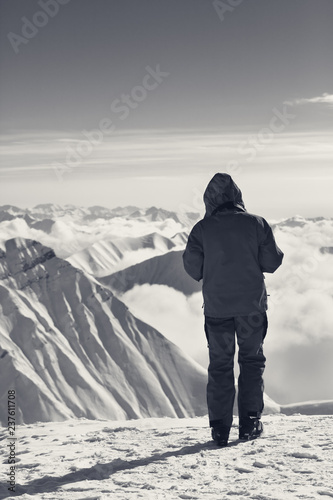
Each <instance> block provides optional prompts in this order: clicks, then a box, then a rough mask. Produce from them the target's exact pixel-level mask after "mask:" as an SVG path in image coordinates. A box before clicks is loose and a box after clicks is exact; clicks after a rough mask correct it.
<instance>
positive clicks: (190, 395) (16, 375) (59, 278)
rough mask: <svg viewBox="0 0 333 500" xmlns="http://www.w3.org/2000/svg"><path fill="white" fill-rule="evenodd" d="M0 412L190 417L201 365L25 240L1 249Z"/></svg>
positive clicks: (201, 383)
mask: <svg viewBox="0 0 333 500" xmlns="http://www.w3.org/2000/svg"><path fill="white" fill-rule="evenodd" d="M0 279H1V281H0V358H1V365H0V369H1V387H0V420H1V421H2V422H3V423H4V422H6V421H7V413H6V406H7V399H6V398H7V390H8V389H15V390H16V393H17V400H18V402H19V405H18V415H17V422H18V423H21V422H25V423H29V422H35V421H37V420H42V421H49V420H64V419H66V418H69V417H73V416H76V417H82V416H83V417H87V418H108V419H121V418H138V417H149V416H170V417H176V416H178V417H188V416H195V415H202V414H204V413H205V411H206V402H205V386H206V372H205V370H204V369H203V368H202V367H200V366H199V365H198V364H197V363H195V362H194V361H193V360H191V359H190V358H189V357H187V356H186V355H185V354H183V353H182V351H181V350H180V349H179V348H178V347H177V346H175V345H174V344H172V343H171V342H170V341H168V340H167V339H165V338H164V337H163V336H162V335H161V334H160V333H159V332H158V331H157V330H155V329H154V328H152V327H150V326H149V325H147V324H146V323H144V322H143V321H140V320H138V319H137V318H135V317H134V316H133V315H132V314H131V312H130V311H129V310H128V308H127V307H126V306H125V305H124V304H123V303H122V302H121V301H120V300H118V299H117V298H116V297H114V296H113V294H112V293H111V292H110V291H109V290H107V289H106V288H104V287H102V286H101V285H100V284H99V283H98V282H97V281H96V280H95V279H94V278H92V277H90V276H88V275H86V274H85V273H84V272H83V271H81V270H78V269H76V268H74V267H73V266H72V265H71V264H69V263H68V262H67V261H65V260H63V259H60V258H58V257H56V256H55V254H54V251H53V250H52V249H50V248H48V247H45V246H43V245H41V244H40V243H38V242H36V241H32V240H26V239H23V238H14V239H11V240H9V241H7V242H6V252H5V253H4V252H1V254H0Z"/></svg>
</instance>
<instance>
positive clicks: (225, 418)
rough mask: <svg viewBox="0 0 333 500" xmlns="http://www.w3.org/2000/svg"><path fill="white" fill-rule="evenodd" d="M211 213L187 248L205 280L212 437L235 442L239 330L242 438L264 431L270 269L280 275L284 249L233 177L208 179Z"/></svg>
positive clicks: (190, 269)
mask: <svg viewBox="0 0 333 500" xmlns="http://www.w3.org/2000/svg"><path fill="white" fill-rule="evenodd" d="M204 203H205V206H206V213H205V216H204V218H203V219H202V220H200V221H199V222H197V223H196V224H195V226H194V227H193V229H192V231H191V233H190V235H189V238H188V241H187V245H186V249H185V252H184V253H183V262H184V268H185V270H186V272H187V273H188V274H189V275H190V276H191V277H192V278H193V279H195V280H197V281H200V280H201V279H202V280H203V283H202V292H203V298H204V315H205V333H206V337H207V341H208V347H209V367H208V384H207V405H208V416H209V424H210V427H211V428H212V438H213V439H214V441H216V443H217V444H218V445H219V446H226V445H227V444H228V438H229V432H230V428H231V424H232V416H233V415H232V411H233V404H234V399H235V380H234V354H235V333H236V337H237V343H238V348H239V355H238V363H239V368H240V375H239V378H238V415H239V438H240V439H243V440H247V439H254V438H257V437H259V436H260V434H261V433H262V431H263V425H262V422H261V420H260V418H261V414H262V411H263V408H264V401H263V392H264V382H263V372H264V368H265V361H266V358H265V356H264V354H263V341H264V338H265V335H266V332H267V315H266V310H267V293H266V287H265V282H264V278H265V277H264V275H263V273H264V272H266V273H273V272H274V271H275V270H276V269H277V268H278V267H279V266H280V265H281V263H282V259H283V253H282V251H281V250H280V249H279V247H278V246H277V245H276V243H275V239H274V236H273V232H272V229H271V227H270V226H269V224H268V223H267V222H266V220H265V219H264V218H262V217H260V216H258V215H254V214H250V213H248V212H247V211H246V209H245V206H244V203H243V200H242V193H241V191H240V189H239V188H238V186H237V185H236V184H235V182H234V181H233V180H232V178H231V177H230V175H228V174H222V173H218V174H215V175H214V177H213V178H212V179H211V181H210V182H209V184H208V186H207V188H206V190H205V193H204Z"/></svg>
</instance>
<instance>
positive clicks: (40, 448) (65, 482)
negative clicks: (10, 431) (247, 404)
mask: <svg viewBox="0 0 333 500" xmlns="http://www.w3.org/2000/svg"><path fill="white" fill-rule="evenodd" d="M263 422H264V426H265V433H264V435H263V436H262V437H261V438H260V439H257V440H254V441H249V442H239V441H238V428H237V426H236V425H237V423H238V421H237V418H235V419H234V425H233V427H232V429H231V434H230V442H229V446H228V447H227V448H219V447H217V446H215V444H214V443H213V441H212V440H211V438H210V430H209V428H208V425H207V423H208V420H207V417H198V418H193V419H171V418H163V419H157V418H154V419H141V420H131V421H107V420H95V421H93V420H86V419H77V420H74V419H72V420H67V421H64V422H48V423H41V422H38V423H36V424H31V425H20V426H18V428H17V431H16V437H17V445H16V453H17V455H16V457H17V463H16V466H17V468H16V493H15V494H12V493H11V494H10V495H9V494H8V491H7V484H6V480H7V476H6V473H7V471H8V470H9V466H8V463H7V459H8V451H7V447H6V444H7V438H8V435H7V429H5V428H2V429H1V431H0V439H1V441H2V446H1V462H2V464H3V467H2V470H1V476H0V477H1V483H2V486H1V487H0V488H1V489H0V498H7V499H9V500H10V499H14V498H20V499H22V500H28V499H31V498H32V497H33V498H34V499H37V500H38V499H69V498H70V499H80V500H81V499H85V500H105V499H117V500H136V499H140V498H144V499H145V500H160V499H161V500H162V499H168V500H169V499H170V500H172V499H188V500H191V499H209V500H210V499H211V500H220V499H229V498H231V499H232V498H234V499H237V500H238V499H253V500H286V499H294V498H295V499H296V498H297V499H314V498H315V499H319V498H320V499H322V500H325V499H329V498H333V488H332V484H333V481H332V479H333V467H332V449H333V433H332V428H333V425H332V424H333V416H331V415H325V416H323V415H321V416H318V415H316V416H308V415H300V414H296V415H292V416H286V415H282V414H279V415H270V416H264V417H263ZM11 495H12V496H11Z"/></svg>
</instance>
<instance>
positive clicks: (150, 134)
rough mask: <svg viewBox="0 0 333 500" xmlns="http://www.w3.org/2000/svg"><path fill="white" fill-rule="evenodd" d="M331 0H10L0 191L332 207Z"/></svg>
mask: <svg viewBox="0 0 333 500" xmlns="http://www.w3.org/2000/svg"><path fill="white" fill-rule="evenodd" d="M332 15H333V3H332V2H331V0H316V1H314V0H294V1H293V2H290V1H289V0H279V2H273V1H271V2H267V0H255V1H254V0H252V1H250V0H248V1H244V0H226V1H221V0H219V1H218V0H214V1H208V0H207V1H200V0H182V1H181V2H179V1H177V0H159V1H156V0H140V2H138V1H136V0H122V1H121V2H119V1H115V0H94V1H92V0H39V1H35V0H25V1H24V2H22V1H21V0H11V1H10V2H8V1H5V0H0V17H1V21H0V30H1V48H0V75H1V76H0V154H1V158H0V160H1V163H0V177H1V183H0V195H1V199H2V204H13V205H18V206H20V207H23V208H24V207H32V206H34V205H36V204H39V203H57V204H61V205H63V204H69V203H70V204H76V205H82V206H91V205H104V206H108V207H111V208H112V207H115V206H119V205H121V206H125V205H137V206H140V207H148V206H151V205H155V206H159V207H162V208H167V209H172V210H182V209H184V207H187V208H188V210H189V211H199V212H200V211H202V210H203V203H202V194H203V191H204V189H205V187H206V185H207V184H208V182H209V180H210V179H211V177H212V176H213V175H214V174H215V173H216V172H227V173H229V174H230V175H232V177H233V178H234V179H235V181H236V182H237V184H238V185H239V187H240V188H241V190H242V192H243V196H244V202H245V206H246V208H247V209H248V210H249V211H250V212H254V213H260V214H261V215H264V216H266V217H267V218H270V219H279V218H283V217H290V216H293V215H296V214H299V215H303V216H305V217H315V216H327V217H330V216H332V204H331V193H332V184H333V182H332V181H333V171H332V160H333V140H332V139H333V132H332V114H333V89H332V81H333V69H332V68H333V65H332V53H333V50H332V48H333V47H332V45H333V32H332V26H331V20H332Z"/></svg>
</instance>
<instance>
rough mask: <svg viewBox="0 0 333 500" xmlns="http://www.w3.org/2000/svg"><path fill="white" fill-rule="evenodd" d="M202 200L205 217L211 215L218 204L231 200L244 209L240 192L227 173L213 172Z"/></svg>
mask: <svg viewBox="0 0 333 500" xmlns="http://www.w3.org/2000/svg"><path fill="white" fill-rule="evenodd" d="M203 200H204V203H205V206H206V213H205V217H209V216H210V215H212V213H213V211H214V210H215V209H216V208H218V207H219V206H220V205H223V204H224V203H227V202H232V203H233V204H234V205H235V206H236V207H238V208H241V209H242V210H244V211H245V206H244V202H243V199H242V192H241V190H240V189H239V187H238V186H237V184H236V183H235V182H234V181H233V180H232V178H231V176H230V175H229V174H215V175H214V177H213V178H212V179H211V180H210V181H209V183H208V186H207V187H206V190H205V192H204V196H203Z"/></svg>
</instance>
